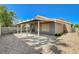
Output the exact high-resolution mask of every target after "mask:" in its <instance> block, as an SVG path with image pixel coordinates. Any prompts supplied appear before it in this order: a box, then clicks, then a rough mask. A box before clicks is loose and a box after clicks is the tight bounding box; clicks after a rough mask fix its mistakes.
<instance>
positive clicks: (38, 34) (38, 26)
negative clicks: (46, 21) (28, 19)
mask: <svg viewBox="0 0 79 59" xmlns="http://www.w3.org/2000/svg"><path fill="white" fill-rule="evenodd" d="M39 32H40V22H39V21H38V38H39Z"/></svg>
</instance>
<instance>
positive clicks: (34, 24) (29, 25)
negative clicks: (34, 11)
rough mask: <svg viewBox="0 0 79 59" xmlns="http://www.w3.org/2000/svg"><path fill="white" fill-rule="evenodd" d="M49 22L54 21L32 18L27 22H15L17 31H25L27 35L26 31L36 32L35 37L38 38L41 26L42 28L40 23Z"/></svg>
mask: <svg viewBox="0 0 79 59" xmlns="http://www.w3.org/2000/svg"><path fill="white" fill-rule="evenodd" d="M51 22H54V21H53V20H39V19H34V20H30V21H27V22H23V23H19V24H17V33H26V34H27V36H28V33H35V34H36V33H37V37H38V38H39V36H40V35H41V31H42V28H43V27H42V24H47V23H51ZM48 27H49V26H48ZM47 29H49V28H47ZM47 29H45V30H47Z"/></svg>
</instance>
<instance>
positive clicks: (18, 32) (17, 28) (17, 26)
mask: <svg viewBox="0 0 79 59" xmlns="http://www.w3.org/2000/svg"><path fill="white" fill-rule="evenodd" d="M17 33H19V26H18V25H17Z"/></svg>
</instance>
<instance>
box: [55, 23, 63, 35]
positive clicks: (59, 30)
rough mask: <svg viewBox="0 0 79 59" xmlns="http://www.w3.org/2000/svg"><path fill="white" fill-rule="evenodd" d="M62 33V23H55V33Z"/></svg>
mask: <svg viewBox="0 0 79 59" xmlns="http://www.w3.org/2000/svg"><path fill="white" fill-rule="evenodd" d="M57 33H63V24H60V23H55V34H57Z"/></svg>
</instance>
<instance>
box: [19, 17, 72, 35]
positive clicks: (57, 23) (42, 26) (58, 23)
mask: <svg viewBox="0 0 79 59" xmlns="http://www.w3.org/2000/svg"><path fill="white" fill-rule="evenodd" d="M40 19H41V20H40ZM40 19H38V18H37V20H32V21H29V22H24V23H20V24H18V25H19V26H21V25H22V28H23V27H26V26H27V25H28V24H29V25H30V31H32V32H33V30H34V32H38V21H40V23H39V32H40V33H47V34H58V33H63V32H64V31H67V32H71V29H72V28H71V23H69V22H67V21H64V20H61V19H56V20H52V19H50V20H49V19H48V20H47V19H46V20H44V18H40ZM42 19H43V20H42ZM41 21H42V22H41ZM33 27H34V29H33Z"/></svg>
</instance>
